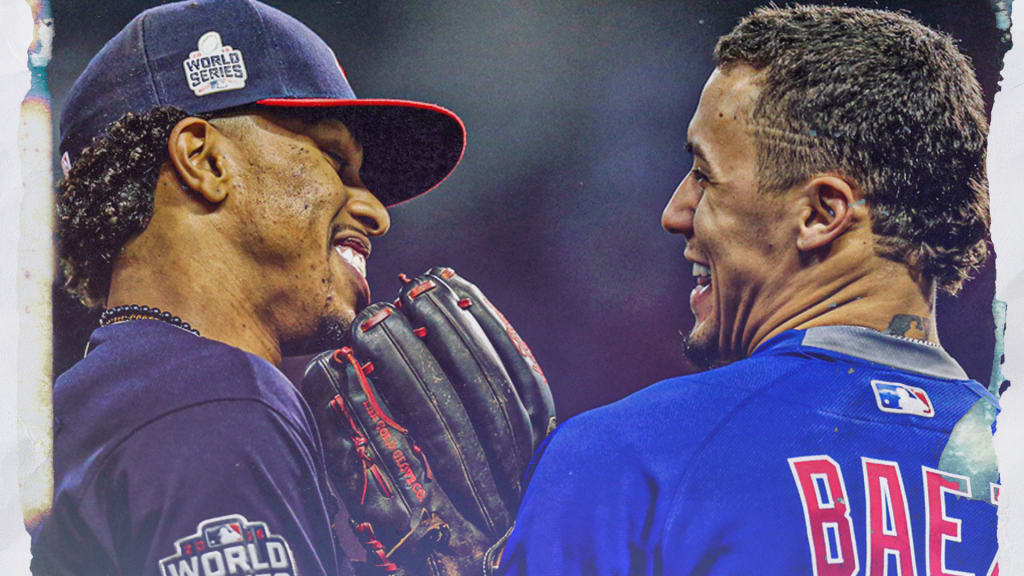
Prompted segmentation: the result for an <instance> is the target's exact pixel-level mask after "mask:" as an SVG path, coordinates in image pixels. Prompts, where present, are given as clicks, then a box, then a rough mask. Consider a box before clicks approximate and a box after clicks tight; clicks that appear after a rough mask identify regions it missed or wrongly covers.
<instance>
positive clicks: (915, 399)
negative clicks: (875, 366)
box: [871, 380, 935, 418]
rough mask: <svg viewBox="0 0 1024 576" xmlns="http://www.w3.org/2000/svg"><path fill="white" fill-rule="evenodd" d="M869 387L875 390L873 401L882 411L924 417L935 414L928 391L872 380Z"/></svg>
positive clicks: (896, 383)
mask: <svg viewBox="0 0 1024 576" xmlns="http://www.w3.org/2000/svg"><path fill="white" fill-rule="evenodd" d="M871 387H872V388H874V390H875V402H876V403H877V404H878V409H879V410H881V411H882V412H890V413H893V414H913V415H915V416H924V417H925V418H931V417H933V416H935V409H934V408H933V407H932V401H931V399H930V398H928V393H927V392H925V391H924V390H922V389H920V388H918V387H916V386H910V385H907V384H900V383H899V382H883V381H882V380H872V381H871Z"/></svg>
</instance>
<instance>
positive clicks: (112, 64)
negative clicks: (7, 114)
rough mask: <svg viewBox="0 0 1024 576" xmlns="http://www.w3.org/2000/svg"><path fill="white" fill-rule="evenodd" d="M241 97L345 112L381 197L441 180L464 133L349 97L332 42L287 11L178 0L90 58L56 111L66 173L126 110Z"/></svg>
mask: <svg viewBox="0 0 1024 576" xmlns="http://www.w3.org/2000/svg"><path fill="white" fill-rule="evenodd" d="M245 105H256V106H266V107H280V108H293V109H301V108H306V109H316V111H317V113H318V114H324V113H327V114H330V113H332V112H333V111H336V112H337V113H338V114H339V115H343V120H344V121H345V122H347V123H350V124H355V125H356V126H355V127H354V132H355V133H356V134H357V136H358V138H359V140H360V142H361V144H362V146H363V152H364V165H363V170H362V176H363V180H364V181H365V183H366V184H367V186H368V187H369V188H370V190H371V191H373V192H374V194H375V195H376V196H377V197H378V198H379V199H380V200H381V202H383V203H384V204H385V205H388V206H390V205H394V204H397V203H399V202H403V201H405V200H408V199H409V198H412V197H413V196H418V195H419V194H422V193H424V192H427V191H428V190H430V189H432V188H434V187H435V186H437V185H438V184H439V183H440V182H441V181H442V180H444V179H445V178H446V177H447V176H448V174H449V173H451V171H452V170H453V169H454V168H455V166H456V165H457V164H458V163H459V160H460V159H461V158H462V153H463V150H464V149H465V145H466V129H465V126H464V125H463V123H462V120H460V119H459V117H458V116H456V115H455V114H454V113H453V112H451V111H449V110H446V109H444V108H442V107H440V106H436V105H433V104H425V103H422V102H410V101H406V100H380V99H365V98H364V99H357V98H356V95H355V93H354V92H353V91H352V87H351V86H349V83H348V79H347V78H346V77H345V72H344V71H343V70H342V68H341V65H340V64H339V63H338V60H337V57H336V56H335V55H334V52H333V51H332V50H331V48H330V47H329V46H328V45H327V44H326V43H325V42H324V41H323V40H322V39H321V38H320V37H319V36H317V35H316V33H314V32H313V31H312V30H310V29H309V28H307V27H306V26H305V25H304V24H302V23H301V22H299V21H298V20H296V19H295V18H293V17H291V16H289V15H287V14H285V13H284V12H281V11H280V10H277V9H276V8H273V7H271V6H267V5H266V4H263V3H262V2H258V1H257V0H186V1H184V2H174V3H171V4H165V5H163V6H158V7H156V8H151V9H149V10H146V11H145V12H143V13H141V14H139V15H138V16H136V17H135V18H134V19H133V20H132V21H131V22H130V23H129V24H128V25H127V26H126V27H125V28H124V29H122V30H121V31H120V32H118V34H117V35H116V36H114V37H113V38H112V39H111V40H110V41H109V42H107V44H106V45H105V46H104V47H103V49H102V50H100V52H99V53H98V54H97V55H96V56H95V57H94V58H93V59H92V61H90V62H89V65H88V66H87V67H86V69H85V71H84V72H82V75H81V76H79V77H78V80H76V81H75V84H74V86H73V87H72V88H71V93H70V95H69V97H68V101H67V104H66V105H65V106H64V110H63V113H62V114H61V119H60V152H61V165H62V167H63V168H64V170H65V173H66V172H67V170H68V169H70V167H71V165H72V164H73V163H74V161H75V160H76V159H77V158H78V157H79V156H80V155H81V153H82V150H83V149H84V148H86V147H87V146H89V145H90V144H91V143H92V141H93V138H95V137H97V136H100V135H102V134H103V133H104V131H105V129H106V127H107V125H108V124H110V123H111V122H113V121H115V120H117V119H118V118H120V117H121V116H122V115H123V114H124V113H126V112H134V113H145V112H147V111H149V110H151V109H153V108H156V107H158V106H176V107H178V108H181V109H183V110H184V111H185V112H187V113H189V114H200V113H207V112H216V111H218V110H227V109H230V108H236V107H239V106H245Z"/></svg>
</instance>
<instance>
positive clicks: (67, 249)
mask: <svg viewBox="0 0 1024 576" xmlns="http://www.w3.org/2000/svg"><path fill="white" fill-rule="evenodd" d="M188 116H190V115H189V114H187V113H186V112H185V111H184V110H181V109H179V108H176V107H173V106H164V107H158V108H154V109H152V110H150V111H149V112H146V113H145V114H133V113H131V112H129V113H127V114H125V115H124V116H122V117H121V118H119V119H118V120H117V121H115V122H112V123H111V124H110V125H109V126H107V129H106V132H105V133H104V134H102V135H100V136H99V137H97V138H96V139H95V140H93V142H92V145H91V146H89V147H88V148H86V149H85V150H83V151H82V154H81V156H80V157H79V158H78V160H76V161H75V163H74V165H72V166H71V169H70V170H69V171H68V174H67V176H66V177H65V178H64V179H63V180H62V181H61V182H60V184H59V194H58V197H57V252H58V256H59V257H60V264H61V270H62V271H63V273H64V287H65V288H66V289H67V290H68V292H70V293H71V294H72V295H74V296H75V297H77V298H78V299H79V301H81V302H82V303H83V304H85V305H86V306H89V307H96V306H101V305H103V303H104V301H105V300H106V298H107V292H108V290H109V289H110V275H111V271H112V267H113V263H114V259H115V258H116V257H117V255H118V254H119V253H120V252H121V248H122V247H123V246H124V245H125V243H126V242H127V241H128V240H130V239H131V238H133V237H134V236H136V235H137V234H139V233H140V232H142V231H143V230H145V229H146V226H147V225H148V224H149V221H150V218H151V217H152V216H153V192H154V190H155V188H156V181H157V178H158V177H159V175H160V167H161V166H162V165H163V163H164V162H166V161H167V160H168V152H167V139H168V138H169V137H170V134H171V130H172V129H173V128H174V126H175V124H177V123H178V122H179V121H181V120H182V119H183V118H186V117H188Z"/></svg>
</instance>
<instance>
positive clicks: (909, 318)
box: [885, 314, 938, 347]
mask: <svg viewBox="0 0 1024 576" xmlns="http://www.w3.org/2000/svg"><path fill="white" fill-rule="evenodd" d="M934 331H935V330H934V328H933V327H932V323H931V319H930V318H923V317H921V316H914V315H912V314H897V315H895V316H893V317H892V322H890V323H889V328H888V329H887V330H886V331H885V333H886V334H889V335H890V336H895V337H897V338H899V339H901V340H908V341H910V342H917V343H921V344H927V345H928V346H935V347H938V344H936V343H934V342H931V341H930V340H929V338H930V337H931V335H932V333H933V332H934Z"/></svg>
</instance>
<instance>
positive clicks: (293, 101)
mask: <svg viewBox="0 0 1024 576" xmlns="http://www.w3.org/2000/svg"><path fill="white" fill-rule="evenodd" d="M256 104H259V105H261V106H270V107H281V108H359V107H367V108H370V107H375V108H382V107H383V108H415V109H419V110H428V111H430V112H434V113H436V114H441V115H442V116H445V117H447V118H449V119H451V120H454V121H455V122H456V123H457V124H458V126H459V129H460V130H461V132H462V142H461V146H460V149H459V153H458V159H457V160H456V161H455V163H454V164H453V165H452V166H451V168H450V169H448V171H447V172H446V173H444V174H440V173H439V174H438V178H437V181H436V182H435V183H434V184H433V185H432V186H430V187H429V188H426V189H425V190H422V191H419V192H416V193H413V194H410V195H407V196H405V197H403V198H400V199H398V200H396V201H392V202H389V203H388V206H389V207H390V206H397V205H399V204H403V203H405V202H407V201H408V200H411V199H413V198H415V197H417V196H420V195H423V194H426V193H427V192H429V191H431V190H433V189H434V188H436V187H437V186H438V185H439V184H441V182H443V181H444V180H445V178H447V177H448V176H449V175H450V174H451V173H452V171H454V170H455V167H456V166H458V165H459V162H461V161H462V156H463V154H465V152H466V125H465V124H464V123H463V122H462V119H461V118H459V116H458V115H457V114H455V113H454V112H452V111H451V110H448V109H447V108H444V107H442V106H437V105H436V104H427V103H425V102H414V101H411V100H390V99H374V98H359V99H341V98H264V99H263V100H258V101H257V102H256Z"/></svg>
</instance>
